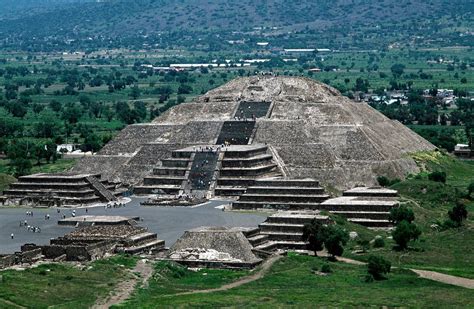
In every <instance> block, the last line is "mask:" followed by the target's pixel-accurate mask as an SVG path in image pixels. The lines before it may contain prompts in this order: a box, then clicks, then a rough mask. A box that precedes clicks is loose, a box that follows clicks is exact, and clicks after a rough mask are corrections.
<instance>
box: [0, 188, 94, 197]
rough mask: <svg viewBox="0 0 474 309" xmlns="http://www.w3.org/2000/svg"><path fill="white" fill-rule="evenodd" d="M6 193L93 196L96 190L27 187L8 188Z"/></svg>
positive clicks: (18, 194)
mask: <svg viewBox="0 0 474 309" xmlns="http://www.w3.org/2000/svg"><path fill="white" fill-rule="evenodd" d="M3 193H4V194H5V195H15V196H22V195H25V196H26V195H28V196H32V195H35V196H40V195H41V196H43V195H49V194H51V195H53V196H60V197H63V196H66V197H67V196H70V197H92V196H95V191H94V190H92V189H89V190H80V191H68V190H56V189H48V188H44V189H43V190H27V189H8V190H5V191H4V192H3Z"/></svg>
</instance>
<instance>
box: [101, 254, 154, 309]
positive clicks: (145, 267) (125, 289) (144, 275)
mask: <svg viewBox="0 0 474 309" xmlns="http://www.w3.org/2000/svg"><path fill="white" fill-rule="evenodd" d="M152 274H153V267H152V266H151V265H150V264H148V263H147V262H146V260H140V261H138V262H137V265H136V266H135V267H134V268H133V269H132V270H131V271H130V278H129V279H128V280H124V281H121V282H120V283H119V284H118V285H117V286H116V287H115V288H114V289H113V291H112V292H111V293H110V294H109V295H108V296H107V297H106V298H105V299H99V300H98V301H97V302H96V304H95V305H94V306H93V307H92V308H94V309H105V308H109V307H111V306H113V305H117V304H120V303H121V302H124V301H125V300H127V299H128V298H129V297H130V296H131V295H132V293H133V291H134V290H135V288H136V287H137V286H140V287H144V286H146V285H147V283H148V280H149V279H150V278H151V276H152Z"/></svg>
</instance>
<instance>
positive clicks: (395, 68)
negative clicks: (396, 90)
mask: <svg viewBox="0 0 474 309" xmlns="http://www.w3.org/2000/svg"><path fill="white" fill-rule="evenodd" d="M404 70H405V65H403V64H400V63H396V64H394V65H392V67H391V68H390V71H392V74H393V76H394V77H395V78H398V77H400V76H401V75H402V74H403V72H404Z"/></svg>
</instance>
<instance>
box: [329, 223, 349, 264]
mask: <svg viewBox="0 0 474 309" xmlns="http://www.w3.org/2000/svg"><path fill="white" fill-rule="evenodd" d="M323 237H324V247H326V250H328V253H329V254H331V255H332V257H333V258H334V257H336V256H341V255H342V253H343V252H344V247H343V246H345V245H346V243H347V242H348V241H349V233H347V231H346V230H344V229H342V228H341V227H340V226H338V225H329V226H327V227H325V228H324V230H323Z"/></svg>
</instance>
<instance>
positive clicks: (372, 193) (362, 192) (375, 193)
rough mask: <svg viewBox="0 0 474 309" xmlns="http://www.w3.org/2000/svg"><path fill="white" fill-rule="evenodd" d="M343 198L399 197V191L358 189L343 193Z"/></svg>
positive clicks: (372, 188) (373, 188)
mask: <svg viewBox="0 0 474 309" xmlns="http://www.w3.org/2000/svg"><path fill="white" fill-rule="evenodd" d="M342 196H357V197H383V198H385V197H397V196H398V191H396V190H391V189H387V188H382V187H371V188H368V187H356V188H353V189H350V190H347V191H344V192H343V193H342Z"/></svg>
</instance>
